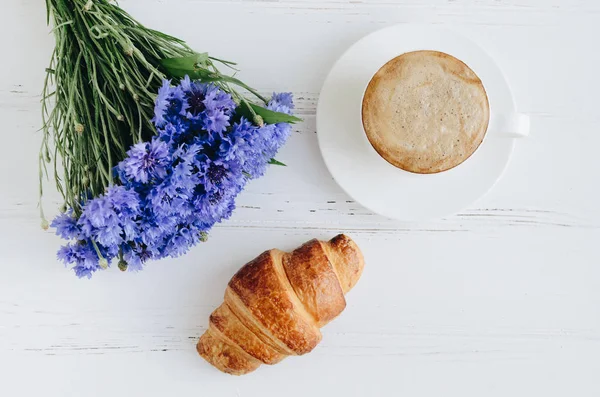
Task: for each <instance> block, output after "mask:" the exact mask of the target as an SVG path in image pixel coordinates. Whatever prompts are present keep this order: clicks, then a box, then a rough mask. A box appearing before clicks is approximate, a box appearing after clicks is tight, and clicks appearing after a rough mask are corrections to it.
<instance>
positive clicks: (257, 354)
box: [197, 234, 364, 375]
mask: <svg viewBox="0 0 600 397" xmlns="http://www.w3.org/2000/svg"><path fill="white" fill-rule="evenodd" d="M363 267H364V259H363V255H362V253H361V252H360V249H359V248H358V247H357V245H356V244H355V243H354V241H352V240H351V239H350V238H349V237H347V236H345V235H343V234H340V235H338V236H336V237H334V238H333V239H331V240H330V241H328V242H324V241H319V240H316V239H315V240H311V241H309V242H307V243H306V244H304V245H302V246H301V247H299V248H298V249H296V250H294V251H293V252H291V253H286V252H282V251H279V250H276V249H273V250H270V251H266V252H264V253H262V254H261V255H259V256H258V257H257V258H256V259H254V260H253V261H251V262H249V263H247V264H246V265H245V266H243V267H242V268H241V269H240V270H239V271H238V272H237V273H236V274H235V275H234V276H233V278H232V279H231V281H229V284H228V286H227V289H226V290H225V299H224V302H223V304H222V305H221V306H219V307H218V308H217V309H216V310H215V311H214V312H213V313H212V314H211V316H210V322H209V327H208V329H207V331H206V332H205V333H204V334H203V335H202V336H201V337H200V340H199V341H198V344H197V350H198V353H200V355H201V356H202V357H204V358H205V359H206V360H207V361H208V362H209V363H211V364H212V365H213V366H215V367H216V368H218V369H219V370H221V371H223V372H226V373H229V374H233V375H243V374H246V373H248V372H252V371H254V370H255V369H257V368H258V367H259V366H260V365H261V364H263V363H264V364H275V363H278V362H279V361H281V360H283V359H284V358H285V357H287V356H291V355H302V354H305V353H308V352H310V351H311V350H312V349H314V347H315V346H316V345H317V344H318V343H319V342H320V341H321V331H320V328H321V327H323V326H324V325H325V324H327V323H328V322H330V321H331V320H333V319H334V318H335V317H337V316H338V315H339V314H340V313H341V312H342V310H344V308H345V307H346V300H345V298H344V294H345V293H347V292H348V291H350V290H351V289H352V287H354V285H355V284H356V282H357V281H358V279H359V278H360V275H361V273H362V270H363Z"/></svg>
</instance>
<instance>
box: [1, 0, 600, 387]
mask: <svg viewBox="0 0 600 397" xmlns="http://www.w3.org/2000/svg"><path fill="white" fill-rule="evenodd" d="M121 4H122V6H123V7H125V8H126V9H127V10H129V11H131V12H132V13H133V14H135V16H136V17H138V18H139V19H140V20H141V21H143V22H144V23H147V24H148V25H151V26H153V27H155V28H158V29H161V30H164V31H166V32H168V33H171V34H174V35H177V36H180V37H182V38H185V39H186V40H188V41H189V43H190V44H191V45H192V46H193V47H194V48H197V49H199V50H207V51H210V52H211V53H213V54H214V55H216V56H220V57H223V58H227V59H232V60H236V61H237V62H238V63H239V64H240V66H241V68H242V70H243V72H242V74H241V77H243V78H244V79H245V80H248V81H249V82H252V85H254V86H256V87H257V88H259V89H260V90H261V91H264V92H270V91H273V90H291V91H294V93H295V94H296V97H297V98H298V101H297V102H298V112H299V114H300V115H301V116H302V117H303V118H304V119H305V122H304V123H302V124H299V125H297V126H296V127H295V129H294V133H293V135H292V137H291V139H290V141H289V144H288V145H287V146H286V147H285V148H284V149H283V150H282V152H281V154H280V155H279V156H278V158H279V159H280V160H282V161H283V162H285V163H286V164H288V167H271V169H270V170H269V172H268V174H267V176H266V177H265V178H263V179H261V180H258V181H255V182H253V183H252V184H251V185H250V186H249V188H248V189H247V191H245V192H244V193H243V194H242V196H241V197H240V200H239V202H238V204H239V205H238V207H239V208H238V210H237V211H236V213H235V215H234V217H233V218H232V219H231V220H230V221H228V222H226V223H223V224H222V225H219V226H218V227H217V228H216V229H215V231H214V233H212V235H211V237H210V239H209V241H208V242H207V243H205V244H204V245H202V246H201V247H198V248H196V249H194V250H193V252H192V253H190V254H189V255H187V256H185V257H184V258H180V259H178V260H170V261H164V262H161V263H155V264H150V265H149V266H148V267H147V269H145V270H144V271H143V272H141V273H139V274H121V273H120V272H118V271H117V270H116V269H113V270H111V271H109V272H105V273H103V274H99V275H98V276H97V277H95V279H94V280H92V281H90V282H88V281H85V280H77V279H76V278H75V277H74V276H73V275H72V274H71V273H70V272H68V271H67V270H65V269H64V268H63V267H62V266H61V265H60V264H59V263H57V262H56V260H55V259H54V257H55V251H56V248H57V246H58V244H59V240H58V238H56V237H55V236H53V235H51V234H50V233H44V232H42V231H41V230H40V228H39V220H38V218H37V208H36V204H37V203H36V197H37V186H36V179H37V166H36V162H37V147H38V144H39V139H40V136H39V134H38V133H37V130H38V129H39V126H40V117H39V114H40V105H39V99H40V97H39V93H40V90H41V84H42V79H43V72H44V67H45V66H46V64H47V62H48V59H49V56H50V53H51V51H52V39H51V37H50V36H49V35H48V28H47V27H46V26H45V10H44V9H43V2H40V1H39V0H5V1H4V2H3V15H5V16H6V18H5V19H6V20H5V22H4V23H3V24H2V25H0V37H3V40H2V42H1V49H2V52H3V54H4V57H3V61H2V62H0V119H1V120H2V122H3V123H2V124H3V125H2V127H3V132H2V134H3V135H2V136H3V146H2V148H3V152H2V156H1V157H0V165H1V166H2V170H3V172H2V173H0V186H1V188H0V226H1V227H0V374H2V375H0V394H1V395H11V396H13V395H14V396H33V395H40V394H42V393H43V394H44V395H47V396H107V395H112V396H125V395H147V396H163V395H176V396H192V395H199V394H200V395H203V396H204V395H206V396H221V395H223V396H266V397H268V396H281V395H286V396H304V395H307V394H311V395H316V396H319V395H332V394H335V395H346V396H354V395H357V396H358V395H408V396H439V395H449V396H454V395H460V396H466V397H470V396H473V397H475V396H477V397H479V396H486V397H487V396H506V395H515V396H537V395H544V396H565V395H573V396H578V397H579V396H584V397H587V396H590V397H591V396H598V395H600V381H598V377H597V374H598V372H599V371H600V309H599V304H600V266H599V265H600V251H599V250H598V247H597V245H598V241H600V206H599V205H598V203H599V202H600V187H599V181H600V166H599V165H598V161H597V158H598V155H597V148H598V147H600V134H598V132H599V130H600V129H599V127H600V116H599V113H598V111H597V106H598V105H597V104H598V101H597V93H598V92H600V78H599V77H598V65H599V64H600V55H599V53H598V52H597V51H596V50H595V49H596V48H597V38H598V37H599V35H600V27H599V26H600V3H599V2H598V1H596V0H427V1H421V0H395V1H392V0H369V1H354V0H339V1H335V0H329V1H317V0H302V1H301V0H294V1H292V0H280V1H233V0H222V1H208V0H170V1H165V0H146V1H144V0H122V1H121ZM209 15H210V17H209ZM223 18H225V19H223ZM394 23H424V24H436V25H443V26H446V27H449V28H451V29H454V30H456V31H458V32H460V33H463V34H465V35H467V36H469V37H471V38H472V39H474V40H476V41H477V42H478V43H479V44H480V45H482V46H484V48H486V50H487V51H488V52H489V53H490V54H491V55H492V56H493V57H494V58H495V59H496V60H497V62H498V64H499V65H500V67H501V68H502V70H503V71H504V72H505V74H506V76H507V78H508V80H509V82H510V83H511V85H512V87H513V91H514V95H515V98H516V102H517V105H518V108H519V111H522V112H525V113H529V114H531V115H532V133H531V136H530V137H529V138H527V139H526V140H523V141H521V142H519V145H518V147H517V149H516V151H515V153H514V157H513V160H512V162H511V165H510V166H509V168H508V170H507V172H506V174H505V176H504V178H503V179H502V180H501V181H500V182H499V183H498V184H497V186H496V187H495V188H494V189H493V191H492V192H491V193H490V194H488V195H487V196H486V197H484V198H482V199H481V200H480V201H478V202H477V203H475V204H473V205H472V206H471V207H470V208H468V209H466V210H465V211H463V212H462V213H460V214H457V215H454V216H451V217H448V218H447V219H443V220H440V221H435V222H430V223H422V224H406V223H400V222H395V221H391V220H388V219H385V218H383V217H380V216H378V215H374V214H372V213H370V212H368V211H367V210H365V209H363V208H362V207H361V206H360V205H359V204H357V203H354V202H353V201H352V200H351V198H349V197H348V196H347V195H346V194H345V193H344V192H343V191H342V190H341V189H340V188H339V187H338V186H337V185H336V184H335V183H334V182H333V180H332V178H331V176H330V175H329V173H328V172H327V170H326V169H325V166H324V164H323V161H322V160H321V157H320V154H319V151H318V147H317V141H316V134H315V132H316V128H315V107H316V103H317V100H318V92H319V89H320V87H321V84H322V82H323V80H324V78H325V76H326V74H327V72H328V70H329V69H330V68H331V66H332V65H333V62H334V61H335V60H336V59H337V58H338V57H339V56H340V55H341V54H342V52H343V51H344V50H345V49H346V48H347V47H348V46H349V45H350V44H351V43H353V42H354V41H355V40H357V39H358V38H360V37H362V36H363V35H365V34H367V33H369V32H372V31H374V30H376V29H379V28H381V27H384V26H388V25H391V24H394ZM206 32H209V34H206ZM407 39H409V38H407ZM47 197H48V198H47V203H46V207H47V208H48V210H50V209H51V208H54V207H56V205H55V204H58V200H57V195H56V194H55V192H52V191H51V190H50V191H49V192H48V196H47ZM338 232H345V233H348V234H349V235H350V236H352V237H353V238H354V239H355V240H356V241H357V243H358V244H359V245H360V247H361V248H362V250H363V251H364V254H365V258H366V261H367V266H366V268H365V273H364V275H363V277H362V279H361V281H360V283H359V285H358V286H357V288H355V289H354V290H353V291H351V293H350V294H349V295H348V297H347V308H346V310H345V311H344V314H343V315H342V316H340V318H338V319H337V320H336V321H335V322H333V323H332V324H330V325H328V326H326V327H325V328H323V330H322V332H323V342H322V343H321V344H320V345H319V346H318V347H317V348H316V349H315V351H314V352H312V353H311V354H310V355H307V356H305V357H299V358H291V359H288V360H284V361H283V362H282V363H281V364H279V365H277V366H274V367H272V368H271V367H269V368H261V369H260V370H258V371H256V372H255V373H254V374H252V375H250V376H248V377H244V378H241V379H233V378H231V377H228V376H226V375H222V374H220V373H218V372H217V371H216V370H214V369H213V368H212V367H210V366H209V365H208V364H206V363H205V362H204V361H203V360H202V359H201V358H199V357H198V356H197V354H196V351H195V348H194V344H195V341H196V340H197V338H198V337H199V335H201V334H202V333H203V332H204V330H205V329H206V325H207V323H206V319H207V318H208V315H209V314H210V312H212V310H213V309H214V308H216V307H217V306H218V304H220V303H221V301H222V293H223V288H224V287H225V285H226V283H227V281H228V280H229V279H230V277H231V276H232V275H233V274H234V273H235V271H236V270H237V269H238V268H239V267H240V266H241V265H242V264H243V263H245V262H246V261H248V260H250V259H252V258H254V257H255V256H256V255H257V254H259V253H260V252H262V251H264V250H266V249H269V248H274V247H278V248H281V249H292V248H294V247H295V246H297V245H299V244H300V243H302V242H304V241H305V240H307V238H313V237H316V238H320V239H329V238H331V237H333V235H335V234H336V233H338Z"/></svg>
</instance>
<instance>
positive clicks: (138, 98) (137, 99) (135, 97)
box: [133, 94, 140, 102]
mask: <svg viewBox="0 0 600 397" xmlns="http://www.w3.org/2000/svg"><path fill="white" fill-rule="evenodd" d="M133 100H134V101H136V102H139V101H140V96H139V95H138V94H133Z"/></svg>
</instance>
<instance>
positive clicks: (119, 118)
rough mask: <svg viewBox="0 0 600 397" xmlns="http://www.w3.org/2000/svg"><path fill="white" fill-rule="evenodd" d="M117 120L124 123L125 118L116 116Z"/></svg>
mask: <svg viewBox="0 0 600 397" xmlns="http://www.w3.org/2000/svg"><path fill="white" fill-rule="evenodd" d="M117 120H119V121H125V116H123V115H122V114H120V115H118V116H117Z"/></svg>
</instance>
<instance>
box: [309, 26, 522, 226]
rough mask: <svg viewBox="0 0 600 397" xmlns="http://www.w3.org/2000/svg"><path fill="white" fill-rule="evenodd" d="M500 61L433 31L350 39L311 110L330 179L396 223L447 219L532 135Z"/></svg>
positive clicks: (389, 31) (400, 29)
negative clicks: (523, 138)
mask: <svg viewBox="0 0 600 397" xmlns="http://www.w3.org/2000/svg"><path fill="white" fill-rule="evenodd" d="M499 66H500V65H498V64H497V63H496V62H495V60H494V58H492V56H491V55H488V54H487V52H486V51H485V50H484V49H483V48H482V47H480V46H479V45H478V44H476V43H475V42H473V41H471V40H470V39H468V38H466V37H464V36H462V35H460V34H457V33H455V32H452V31H449V30H447V29H443V28H439V27H433V26H419V25H406V24H403V25H396V26H390V27H386V28H383V29H381V30H378V31H376V32H373V33H371V34H369V35H368V36H365V37H364V38H362V39H360V40H359V41H357V42H356V43H355V44H354V45H352V46H351V47H350V48H348V50H346V52H345V53H344V54H343V55H341V57H340V58H339V59H338V61H337V62H336V63H335V65H334V66H333V67H332V69H331V71H330V72H329V74H328V76H327V78H326V80H325V82H324V84H323V88H322V90H321V93H320V96H319V105H318V107H317V120H316V121H317V139H318V141H319V147H320V149H321V153H322V155H323V159H324V161H325V165H326V166H327V168H328V169H329V171H330V172H331V174H332V176H333V178H334V179H335V181H336V182H338V184H339V185H340V186H341V187H342V189H343V190H345V191H346V192H347V193H348V194H349V195H350V196H351V197H352V198H353V199H354V200H356V201H357V202H359V203H361V204H362V205H363V206H365V207H366V208H368V209H369V210H371V211H372V212H375V213H378V214H381V215H384V216H387V217H389V218H394V219H399V220H403V221H422V220H429V219H435V218H440V217H444V216H447V215H449V214H452V213H456V212H458V211H460V210H461V209H463V208H465V207H466V206H468V205H469V204H470V203H472V202H473V201H475V200H476V199H478V198H479V197H481V196H482V195H484V194H485V193H486V192H488V191H489V190H490V189H491V188H492V187H493V186H494V184H495V183H496V182H497V181H498V180H499V179H500V177H501V176H502V174H503V172H504V170H505V169H506V168H507V166H508V164H509V162H510V158H511V155H512V152H513V149H514V147H515V145H516V142H517V141H518V140H519V139H517V138H520V137H524V136H526V135H528V133H529V117H528V116H527V115H522V114H520V113H519V112H518V111H517V107H516V103H515V100H514V98H513V95H512V92H511V87H510V85H509V83H508V81H507V80H506V78H505V76H504V74H503V73H502V70H501V69H500V67H499Z"/></svg>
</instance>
